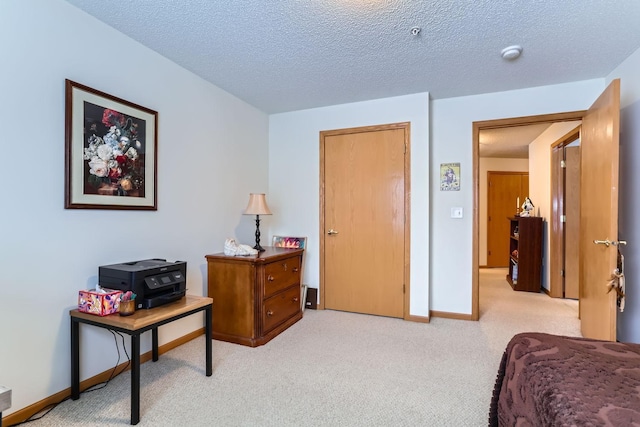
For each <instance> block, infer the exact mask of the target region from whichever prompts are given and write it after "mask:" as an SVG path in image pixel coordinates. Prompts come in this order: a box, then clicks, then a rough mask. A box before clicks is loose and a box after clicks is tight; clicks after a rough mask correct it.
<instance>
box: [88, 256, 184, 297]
mask: <svg viewBox="0 0 640 427" xmlns="http://www.w3.org/2000/svg"><path fill="white" fill-rule="evenodd" d="M98 280H99V282H100V285H101V286H105V287H109V288H112V289H117V290H119V291H122V292H126V291H131V292H133V293H135V294H136V295H137V296H136V298H135V300H136V308H153V307H157V306H160V305H163V304H168V303H170V302H173V301H178V300H179V299H180V298H182V297H184V296H185V295H186V293H187V283H186V281H187V263H186V261H175V262H171V261H167V260H165V259H160V258H153V259H145V260H142V261H132V262H125V263H122V264H111V265H103V266H100V267H98Z"/></svg>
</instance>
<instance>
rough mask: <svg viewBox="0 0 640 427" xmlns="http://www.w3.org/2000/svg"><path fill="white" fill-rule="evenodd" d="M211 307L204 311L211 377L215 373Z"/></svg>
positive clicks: (205, 339) (208, 373) (208, 374)
mask: <svg viewBox="0 0 640 427" xmlns="http://www.w3.org/2000/svg"><path fill="white" fill-rule="evenodd" d="M211 311H212V310H211V306H210V305H209V306H207V308H206V309H205V310H204V336H205V338H204V342H205V351H206V352H207V355H206V358H207V367H206V369H207V376H208V377H210V376H211V374H212V373H213V361H212V359H213V357H212V354H211V351H212V348H211V347H212V344H211V343H212V341H213V337H212V336H211V335H212V333H213V331H212V329H213V325H212V324H211V318H212V312H211Z"/></svg>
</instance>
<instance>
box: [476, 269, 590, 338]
mask: <svg viewBox="0 0 640 427" xmlns="http://www.w3.org/2000/svg"><path fill="white" fill-rule="evenodd" d="M506 274H507V269H506V268H481V269H480V322H481V323H484V324H488V325H489V324H491V325H496V324H501V325H502V326H503V327H504V328H505V329H508V330H509V331H511V332H512V333H514V334H515V333H518V332H525V331H526V332H529V331H535V332H548V333H552V334H557V335H569V336H582V334H581V333H580V319H579V318H578V301H577V300H570V299H561V298H551V297H549V296H548V295H547V294H545V293H543V292H540V293H532V292H517V291H514V290H512V289H511V286H510V285H509V283H507V280H506V279H505V276H506Z"/></svg>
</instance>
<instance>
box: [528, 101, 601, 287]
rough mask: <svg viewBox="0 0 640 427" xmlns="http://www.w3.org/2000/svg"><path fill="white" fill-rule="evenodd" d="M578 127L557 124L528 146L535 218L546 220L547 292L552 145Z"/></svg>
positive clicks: (546, 280) (545, 284)
mask: <svg viewBox="0 0 640 427" xmlns="http://www.w3.org/2000/svg"><path fill="white" fill-rule="evenodd" d="M594 101H595V99H594ZM585 108H588V106H587V107H585ZM579 125H580V121H573V122H560V123H554V124H552V125H551V126H549V128H547V129H546V130H545V131H544V132H542V133H541V134H540V136H538V137H537V138H536V139H535V140H534V141H532V142H531V144H529V198H530V199H531V201H532V202H533V205H534V207H535V209H534V212H535V216H540V217H542V220H543V230H544V238H543V240H542V260H543V261H542V262H543V265H542V287H544V288H545V289H547V290H548V289H549V281H550V278H549V277H550V276H549V275H550V270H549V241H550V236H551V227H549V220H550V218H551V145H552V144H553V143H555V142H557V141H558V140H559V139H560V138H562V137H563V136H565V135H566V134H567V133H569V132H570V131H571V130H573V129H575V128H576V126H579Z"/></svg>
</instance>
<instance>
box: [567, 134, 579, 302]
mask: <svg viewBox="0 0 640 427" xmlns="http://www.w3.org/2000/svg"><path fill="white" fill-rule="evenodd" d="M565 163H566V165H567V167H566V168H565V172H566V177H565V194H564V199H565V200H564V206H565V215H566V218H567V222H566V223H565V227H564V230H565V242H566V244H565V247H564V297H565V298H571V299H579V298H580V146H579V145H578V146H572V147H565Z"/></svg>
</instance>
